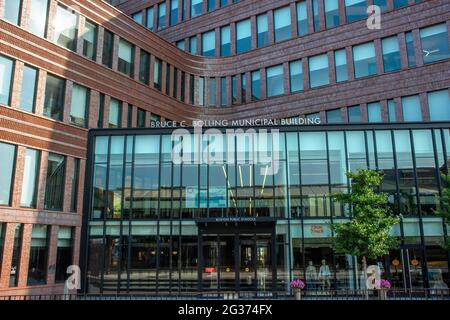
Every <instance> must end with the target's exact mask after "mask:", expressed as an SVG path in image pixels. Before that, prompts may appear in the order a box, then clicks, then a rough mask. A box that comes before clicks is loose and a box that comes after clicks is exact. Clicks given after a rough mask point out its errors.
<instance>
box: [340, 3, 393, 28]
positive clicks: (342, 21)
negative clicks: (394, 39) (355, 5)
mask: <svg viewBox="0 0 450 320" xmlns="http://www.w3.org/2000/svg"><path fill="white" fill-rule="evenodd" d="M388 1H389V0H388ZM338 6H339V23H340V24H341V25H343V24H345V21H346V19H345V0H338Z"/></svg>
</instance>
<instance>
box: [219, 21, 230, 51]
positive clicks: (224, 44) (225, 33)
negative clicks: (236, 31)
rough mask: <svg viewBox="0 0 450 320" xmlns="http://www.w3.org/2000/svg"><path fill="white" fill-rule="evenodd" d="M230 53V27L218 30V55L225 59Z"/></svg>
mask: <svg viewBox="0 0 450 320" xmlns="http://www.w3.org/2000/svg"><path fill="white" fill-rule="evenodd" d="M230 53H231V40H230V27H229V26H226V27H222V28H220V55H221V56H222V57H227V56H229V55H230Z"/></svg>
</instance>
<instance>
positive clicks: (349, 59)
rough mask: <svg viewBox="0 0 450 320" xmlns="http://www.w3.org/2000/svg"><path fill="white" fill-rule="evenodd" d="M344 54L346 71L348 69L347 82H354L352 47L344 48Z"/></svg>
mask: <svg viewBox="0 0 450 320" xmlns="http://www.w3.org/2000/svg"><path fill="white" fill-rule="evenodd" d="M345 53H346V56H347V69H348V80H349V81H352V80H355V67H354V65H353V50H352V47H346V48H345Z"/></svg>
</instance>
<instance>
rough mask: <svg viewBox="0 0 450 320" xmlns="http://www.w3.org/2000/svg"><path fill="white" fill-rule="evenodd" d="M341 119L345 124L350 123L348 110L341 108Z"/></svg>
mask: <svg viewBox="0 0 450 320" xmlns="http://www.w3.org/2000/svg"><path fill="white" fill-rule="evenodd" d="M340 110H341V119H342V122H343V123H348V122H349V121H348V108H345V107H344V108H341V109H340Z"/></svg>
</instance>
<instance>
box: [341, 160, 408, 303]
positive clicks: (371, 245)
mask: <svg viewBox="0 0 450 320" xmlns="http://www.w3.org/2000/svg"><path fill="white" fill-rule="evenodd" d="M347 177H348V178H349V179H351V191H350V192H349V193H338V194H334V195H333V196H332V197H333V199H335V200H338V201H341V202H342V203H344V204H347V205H348V206H349V208H351V209H352V219H351V220H350V221H348V222H346V223H341V224H335V225H333V226H332V229H333V231H334V232H335V237H334V240H333V247H334V250H335V251H336V253H341V254H350V255H352V256H357V257H362V260H363V269H364V283H367V259H376V258H379V257H382V256H384V255H386V254H388V253H389V249H391V248H394V247H396V246H397V240H396V239H395V238H394V237H392V236H390V232H391V230H392V227H393V226H394V225H395V224H396V223H398V222H399V220H400V219H399V217H396V216H393V215H391V214H390V213H389V212H388V206H387V203H388V196H387V194H385V193H381V192H377V189H378V188H379V186H380V184H381V182H382V180H383V174H382V173H381V172H378V171H376V170H371V169H359V170H358V171H357V172H356V173H354V172H348V173H347ZM366 298H368V293H367V291H366Z"/></svg>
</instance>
